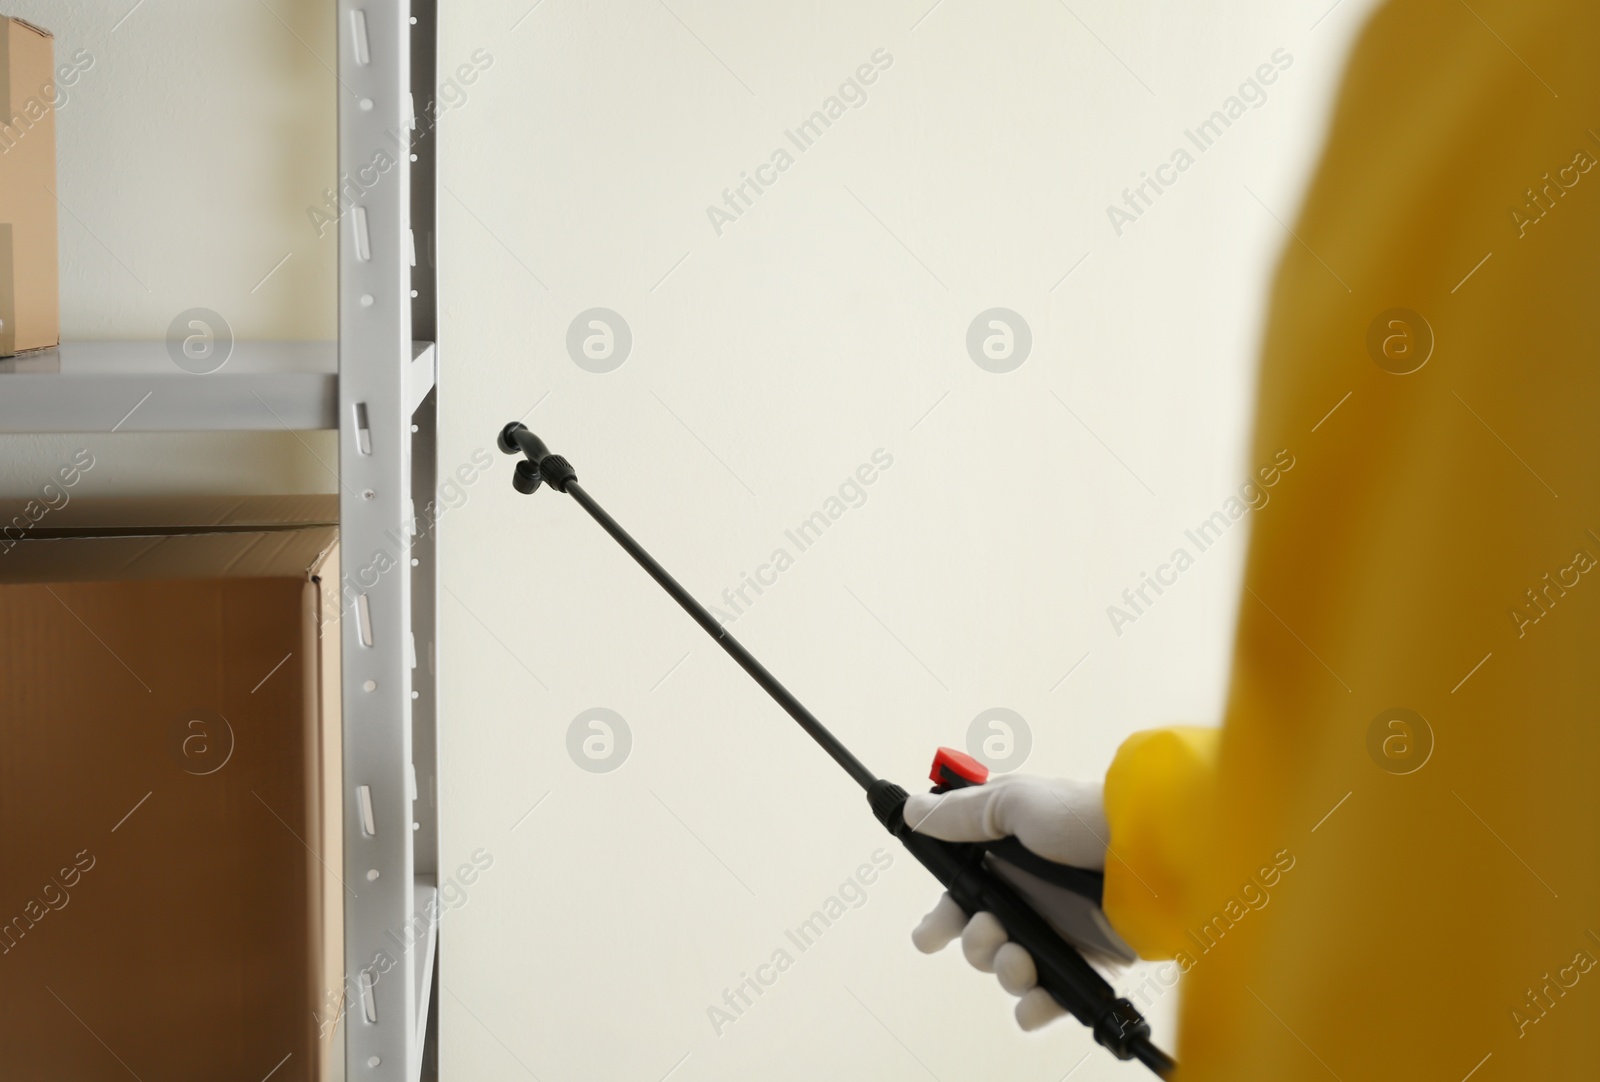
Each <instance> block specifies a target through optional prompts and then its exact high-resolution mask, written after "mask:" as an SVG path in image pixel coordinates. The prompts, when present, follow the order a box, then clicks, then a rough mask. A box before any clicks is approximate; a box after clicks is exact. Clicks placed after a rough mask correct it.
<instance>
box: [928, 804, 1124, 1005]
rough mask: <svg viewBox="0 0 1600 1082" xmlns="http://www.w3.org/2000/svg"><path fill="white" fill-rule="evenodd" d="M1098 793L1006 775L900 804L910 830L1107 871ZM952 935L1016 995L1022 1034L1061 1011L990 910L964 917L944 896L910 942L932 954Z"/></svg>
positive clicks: (1105, 834)
mask: <svg viewBox="0 0 1600 1082" xmlns="http://www.w3.org/2000/svg"><path fill="white" fill-rule="evenodd" d="M1102 788H1103V787H1102V786H1101V785H1100V783H1098V782H1075V781H1051V780H1048V779H1045V778H1037V777H1031V776H1028V775H1015V774H1010V775H1005V776H1003V777H999V778H995V779H994V780H993V781H990V782H988V783H987V784H984V785H974V786H970V787H968V788H965V789H953V790H951V791H950V792H947V793H938V794H935V793H915V794H913V795H912V796H910V797H909V798H908V799H907V800H906V805H905V812H904V815H905V821H906V822H907V823H908V824H909V825H910V826H911V828H912V829H913V830H917V831H920V832H922V833H924V834H930V835H932V836H933V837H935V838H942V839H944V840H945V841H949V842H977V841H996V840H998V839H1000V838H1004V837H1006V836H1007V835H1015V836H1016V837H1017V839H1018V840H1019V841H1020V842H1022V844H1023V845H1025V846H1027V847H1028V848H1029V849H1031V850H1033V851H1034V852H1035V853H1037V854H1038V855H1039V856H1042V857H1045V858H1047V859H1049V860H1053V861H1056V862H1057V863H1060V864H1071V865H1073V866H1075V867H1079V868H1090V869H1094V870H1097V871H1098V870H1102V869H1104V867H1105V857H1106V839H1107V837H1108V836H1109V833H1110V831H1109V829H1108V827H1107V825H1106V814H1105V808H1104V806H1103V804H1102ZM957 936H959V937H960V938H961V950H962V953H963V954H965V955H966V957H967V961H968V962H970V963H972V965H973V966H974V968H977V969H980V970H982V971H983V972H985V973H993V974H994V975H995V976H997V977H998V978H999V979H1000V987H1002V988H1004V989H1005V990H1006V991H1007V992H1009V993H1011V994H1012V995H1014V996H1020V997H1021V999H1020V1000H1019V1001H1018V1002H1017V1007H1016V1018H1017V1024H1018V1025H1020V1026H1021V1027H1022V1028H1023V1029H1025V1030H1034V1029H1038V1028H1039V1027H1041V1026H1044V1025H1046V1024H1047V1023H1049V1022H1051V1021H1053V1020H1054V1019H1056V1018H1059V1017H1060V1016H1061V1015H1063V1014H1065V1013H1066V1012H1065V1011H1064V1010H1063V1009H1062V1008H1061V1005H1060V1004H1058V1003H1057V1002H1056V1001H1055V999H1054V998H1052V997H1051V995H1050V993H1049V992H1046V991H1045V990H1044V989H1043V988H1039V987H1037V984H1038V973H1037V971H1036V970H1035V968H1034V964H1033V957H1032V956H1031V955H1030V954H1028V952H1027V951H1026V950H1024V949H1023V948H1022V947H1020V946H1018V945H1017V944H1015V943H1011V942H1008V941H1007V938H1006V932H1005V929H1004V928H1002V927H1001V925H1000V922H999V921H998V920H996V919H995V917H994V915H993V914H992V913H975V914H973V916H972V918H971V919H970V920H969V919H968V918H967V915H966V914H965V913H964V912H962V910H961V907H960V906H959V905H957V904H956V901H955V899H954V898H952V897H950V895H949V894H946V895H944V896H943V897H942V898H940V899H939V904H938V905H936V906H935V907H934V908H933V910H932V912H930V913H929V914H928V915H927V916H926V917H923V918H922V923H921V924H918V925H917V927H916V930H915V931H913V932H912V933H911V942H912V943H914V944H915V945H916V947H917V949H918V950H920V951H922V952H923V953H924V954H932V953H934V952H935V951H939V950H943V949H944V948H945V946H946V945H948V944H949V943H950V941H951V940H953V939H955V938H956V937H957Z"/></svg>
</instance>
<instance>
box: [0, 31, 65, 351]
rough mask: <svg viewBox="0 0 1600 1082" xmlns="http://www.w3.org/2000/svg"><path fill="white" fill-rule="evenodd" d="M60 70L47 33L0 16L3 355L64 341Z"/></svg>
mask: <svg viewBox="0 0 1600 1082" xmlns="http://www.w3.org/2000/svg"><path fill="white" fill-rule="evenodd" d="M54 67H55V42H54V41H53V40H52V39H51V37H50V32H49V31H48V30H41V29H39V28H38V27H37V26H34V25H32V24H31V23H26V22H23V21H22V20H21V19H14V18H9V17H0V357H9V356H11V355H12V354H14V353H23V352H26V351H28V350H31V349H47V348H49V347H51V346H56V345H59V344H60V343H61V301H60V281H59V278H58V272H57V254H56V196H55V191H56V113H55V105H56V103H57V102H58V101H59V100H60V97H59V93H58V90H57V86H56V73H55V71H54ZM67 70H70V71H72V72H73V74H74V77H76V69H67Z"/></svg>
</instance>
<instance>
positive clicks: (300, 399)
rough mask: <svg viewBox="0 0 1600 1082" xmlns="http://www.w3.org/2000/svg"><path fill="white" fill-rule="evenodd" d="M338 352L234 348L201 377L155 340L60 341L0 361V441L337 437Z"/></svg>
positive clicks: (319, 345)
mask: <svg viewBox="0 0 1600 1082" xmlns="http://www.w3.org/2000/svg"><path fill="white" fill-rule="evenodd" d="M338 349H339V347H338V345H337V344H336V343H333V342H237V343H235V344H234V347H233V352H232V355H231V356H229V358H228V360H227V363H225V364H224V365H223V366H222V367H221V368H220V369H218V370H217V371H215V372H210V373H206V374H203V375H202V374H197V373H194V372H186V371H184V370H183V369H182V368H179V367H178V365H177V364H176V363H175V362H174V361H173V359H172V357H171V355H170V354H169V353H168V351H167V344H166V343H165V342H161V341H143V342H139V341H135V342H64V343H62V344H61V345H60V346H58V347H57V348H55V349H46V350H39V351H37V352H34V353H26V354H23V355H21V356H18V357H8V358H6V359H5V360H3V361H0V432H199V431H211V432H217V431H238V430H245V429H277V428H290V429H295V430H307V429H315V428H337V427H339V417H338V401H339V376H338V372H339V360H338Z"/></svg>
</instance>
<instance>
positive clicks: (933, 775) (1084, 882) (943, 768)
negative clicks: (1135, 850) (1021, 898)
mask: <svg viewBox="0 0 1600 1082" xmlns="http://www.w3.org/2000/svg"><path fill="white" fill-rule="evenodd" d="M928 780H929V781H932V782H933V783H934V786H933V790H932V791H933V792H935V793H947V792H949V791H950V790H952V789H967V788H970V787H972V786H974V785H982V784H984V783H985V782H987V781H988V780H989V768H988V767H986V766H984V765H983V764H982V763H981V762H979V761H978V760H977V759H975V758H973V757H972V756H971V755H968V754H967V753H966V752H962V751H957V750H956V749H955V748H940V749H939V750H938V751H937V752H935V753H934V756H933V769H932V770H930V771H929V772H928ZM977 844H978V845H979V846H980V847H981V848H983V849H985V850H987V851H988V852H989V853H992V854H993V855H994V856H996V857H998V858H999V859H1001V860H1003V861H1005V862H1006V863H1007V864H1011V865H1014V866H1016V867H1018V868H1021V869H1022V870H1023V871H1025V872H1028V873H1030V874H1031V875H1034V876H1037V877H1038V878H1040V879H1043V880H1044V881H1045V882H1046V883H1051V884H1053V885H1055V886H1058V887H1062V888H1065V889H1066V890H1070V891H1072V892H1073V893H1074V894H1081V895H1083V896H1084V897H1085V898H1087V899H1089V900H1090V901H1091V902H1093V903H1094V904H1095V905H1099V904H1100V900H1101V898H1102V897H1103V896H1104V894H1105V875H1104V874H1102V873H1101V872H1097V871H1094V870H1093V869H1091V868H1078V867H1075V866H1073V865H1071V864H1058V863H1056V862H1055V861H1053V860H1049V859H1047V858H1045V857H1041V856H1040V855H1039V854H1038V853H1035V852H1034V851H1033V850H1032V849H1029V848H1028V847H1027V846H1025V845H1023V844H1022V842H1021V841H1019V840H1018V839H1016V838H1014V837H1010V836H1007V837H1004V838H1001V839H999V840H998V841H992V842H981V843H977Z"/></svg>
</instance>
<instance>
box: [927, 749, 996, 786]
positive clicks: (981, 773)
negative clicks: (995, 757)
mask: <svg viewBox="0 0 1600 1082" xmlns="http://www.w3.org/2000/svg"><path fill="white" fill-rule="evenodd" d="M928 780H929V781H931V782H933V783H934V784H935V785H942V786H948V787H949V788H951V789H963V788H965V787H967V786H969V785H982V784H983V783H984V782H986V781H988V780H989V768H988V767H986V766H984V765H983V764H982V763H980V762H978V760H976V759H974V758H973V757H972V756H970V755H968V754H967V753H966V752H964V751H957V750H956V749H955V748H940V749H939V750H938V751H937V752H935V753H934V756H933V769H932V770H931V771H929V772H928Z"/></svg>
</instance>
